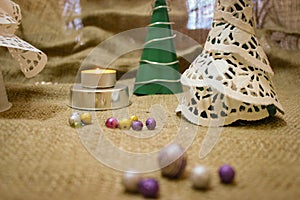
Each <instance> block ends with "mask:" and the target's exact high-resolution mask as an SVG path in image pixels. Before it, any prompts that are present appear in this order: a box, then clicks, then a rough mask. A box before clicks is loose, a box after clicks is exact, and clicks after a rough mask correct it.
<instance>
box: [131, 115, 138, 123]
mask: <svg viewBox="0 0 300 200" xmlns="http://www.w3.org/2000/svg"><path fill="white" fill-rule="evenodd" d="M130 120H131V122H133V121H138V120H139V118H138V117H137V116H136V115H132V116H130Z"/></svg>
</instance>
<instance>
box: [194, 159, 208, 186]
mask: <svg viewBox="0 0 300 200" xmlns="http://www.w3.org/2000/svg"><path fill="white" fill-rule="evenodd" d="M190 179H191V181H192V183H193V186H194V188H196V189H208V188H209V185H210V172H209V170H208V169H207V168H206V167H204V166H201V165H199V166H196V167H195V168H194V169H193V170H192V172H191V176H190Z"/></svg>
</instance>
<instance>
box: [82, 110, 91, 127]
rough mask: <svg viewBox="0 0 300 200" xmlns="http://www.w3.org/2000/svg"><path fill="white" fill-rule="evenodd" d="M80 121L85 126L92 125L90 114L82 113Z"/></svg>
mask: <svg viewBox="0 0 300 200" xmlns="http://www.w3.org/2000/svg"><path fill="white" fill-rule="evenodd" d="M80 119H81V121H82V123H84V124H91V123H92V115H91V114H90V113H88V112H85V113H82V114H81V115H80Z"/></svg>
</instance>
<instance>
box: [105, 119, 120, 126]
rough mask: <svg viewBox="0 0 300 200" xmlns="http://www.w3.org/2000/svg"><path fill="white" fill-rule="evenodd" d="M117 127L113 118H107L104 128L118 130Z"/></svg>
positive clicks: (116, 121)
mask: <svg viewBox="0 0 300 200" xmlns="http://www.w3.org/2000/svg"><path fill="white" fill-rule="evenodd" d="M118 125H119V123H118V120H117V119H116V118H114V117H110V118H108V119H107V120H106V122H105V126H106V127H107V128H118Z"/></svg>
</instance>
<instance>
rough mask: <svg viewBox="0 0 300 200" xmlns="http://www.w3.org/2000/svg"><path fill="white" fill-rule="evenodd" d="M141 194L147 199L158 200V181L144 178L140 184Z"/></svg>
mask: <svg viewBox="0 0 300 200" xmlns="http://www.w3.org/2000/svg"><path fill="white" fill-rule="evenodd" d="M138 188H139V192H140V193H141V194H142V195H143V196H144V197H146V198H157V197H158V195H159V184H158V181H157V180H155V179H153V178H143V179H141V180H140V182H139V184H138Z"/></svg>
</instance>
